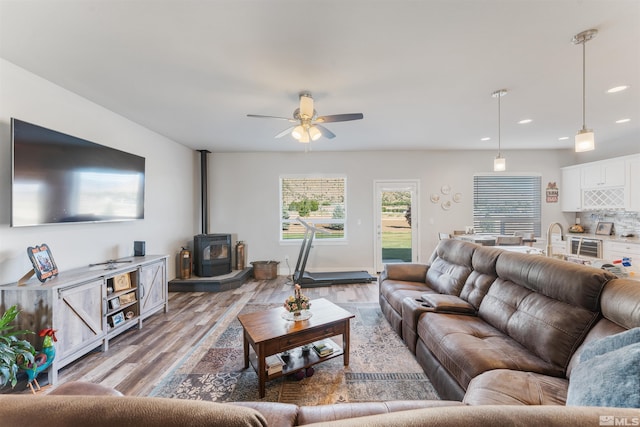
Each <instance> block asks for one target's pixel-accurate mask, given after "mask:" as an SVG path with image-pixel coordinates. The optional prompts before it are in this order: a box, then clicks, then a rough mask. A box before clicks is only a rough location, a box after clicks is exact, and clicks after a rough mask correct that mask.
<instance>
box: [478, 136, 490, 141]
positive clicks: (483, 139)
mask: <svg viewBox="0 0 640 427" xmlns="http://www.w3.org/2000/svg"><path fill="white" fill-rule="evenodd" d="M489 140H491V138H489V137H488V136H485V137H484V138H480V141H489Z"/></svg>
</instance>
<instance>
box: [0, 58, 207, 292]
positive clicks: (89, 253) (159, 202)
mask: <svg viewBox="0 0 640 427" xmlns="http://www.w3.org/2000/svg"><path fill="white" fill-rule="evenodd" d="M11 117H16V118H19V119H21V120H25V121H28V122H31V123H34V124H38V125H40V126H44V127H47V128H50V129H54V130H57V131H60V132H64V133H68V134H70V135H73V136H77V137H80V138H83V139H87V140H89V141H93V142H96V143H99V144H102V145H107V146H110V147H114V148H117V149H120V150H123V151H128V152H131V153H133V154H137V155H139V156H143V157H145V158H146V186H145V219H144V220H140V221H131V222H118V223H100V224H60V225H49V226H40V227H20V228H11V227H10V226H9V222H10V221H9V220H10V197H11V131H10V119H11ZM198 169H199V166H198V156H197V153H196V152H194V151H193V150H191V149H188V148H186V147H184V146H182V145H179V144H177V143H175V142H173V141H171V140H169V139H167V138H165V137H163V136H161V135H158V134H156V133H154V132H151V131H150V130H148V129H146V128H144V127H142V126H140V125H138V124H136V123H133V122H131V121H130V120H127V119H125V118H123V117H122V116H119V115H117V114H115V113H113V112H111V111H109V110H106V109H105V108H103V107H101V106H99V105H96V104H94V103H92V102H90V101H88V100H86V99H84V98H82V97H80V96H78V95H76V94H74V93H72V92H69V91H67V90H65V89H63V88H61V87H59V86H56V85H54V84H52V83H51V82H49V81H46V80H44V79H41V78H40V77H38V76H36V75H34V74H32V73H29V72H27V71H25V70H24V69H21V68H19V67H17V66H15V65H13V64H12V63H10V62H7V61H5V60H3V59H0V284H3V283H10V282H15V281H16V280H18V279H19V278H20V277H21V276H22V275H23V274H24V273H26V272H27V271H28V270H29V269H30V268H31V263H30V262H29V259H28V257H27V251H26V249H27V247H29V246H33V245H38V244H41V243H47V244H48V245H49V246H50V247H51V250H52V252H53V256H54V259H55V261H56V263H57V264H58V268H59V269H60V270H61V271H64V270H68V269H71V268H75V267H82V266H86V265H88V264H90V263H97V262H103V261H106V260H107V259H114V258H121V257H124V256H130V255H133V241H134V240H144V241H146V252H147V254H169V255H172V256H174V255H175V254H176V253H177V252H178V251H179V250H180V247H181V246H183V245H185V244H186V243H187V242H188V241H190V240H191V239H192V238H193V235H194V234H197V232H198V215H199V213H198V205H199V201H198V198H197V192H198V190H197V186H198V180H197V176H198V173H199V172H198ZM173 277H175V262H174V261H173V258H172V259H171V261H170V262H169V278H170V279H171V278H173Z"/></svg>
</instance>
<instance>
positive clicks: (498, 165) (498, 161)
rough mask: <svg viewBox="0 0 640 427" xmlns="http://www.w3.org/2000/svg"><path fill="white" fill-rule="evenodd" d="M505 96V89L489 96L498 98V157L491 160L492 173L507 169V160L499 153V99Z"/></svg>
mask: <svg viewBox="0 0 640 427" xmlns="http://www.w3.org/2000/svg"><path fill="white" fill-rule="evenodd" d="M506 94H507V90H506V89H499V90H497V91H495V92H493V93H492V94H491V96H492V97H494V98H498V155H497V156H496V158H495V159H493V171H494V172H504V171H505V170H506V169H507V160H506V159H505V158H504V157H502V154H501V153H500V148H501V147H500V136H501V135H500V98H502V97H503V96H505V95H506Z"/></svg>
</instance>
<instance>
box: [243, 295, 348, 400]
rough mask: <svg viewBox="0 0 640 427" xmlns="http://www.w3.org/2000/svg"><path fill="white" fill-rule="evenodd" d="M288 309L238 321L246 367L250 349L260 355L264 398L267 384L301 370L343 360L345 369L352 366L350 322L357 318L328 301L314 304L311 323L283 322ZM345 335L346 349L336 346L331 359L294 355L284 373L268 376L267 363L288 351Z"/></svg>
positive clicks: (312, 354) (257, 360) (257, 362)
mask: <svg viewBox="0 0 640 427" xmlns="http://www.w3.org/2000/svg"><path fill="white" fill-rule="evenodd" d="M284 311H285V309H284V307H277V308H273V309H270V310H264V311H258V312H255V313H247V314H241V315H239V316H238V320H239V321H240V324H241V325H242V328H243V330H244V332H243V337H244V338H243V346H244V367H245V369H246V368H248V367H249V364H250V362H252V361H253V360H250V359H251V358H250V357H249V346H251V348H253V351H254V353H255V355H256V357H255V364H254V363H251V365H252V366H253V367H254V369H255V370H256V372H257V373H258V386H259V393H260V398H263V397H264V394H265V383H266V382H267V381H270V380H273V379H276V378H279V377H281V376H283V375H287V374H291V373H293V372H295V371H297V370H299V369H304V368H308V367H309V366H312V365H315V364H316V363H320V362H323V361H325V360H329V359H333V358H334V357H338V356H342V357H343V360H344V366H348V365H349V328H350V326H349V321H350V319H352V318H354V317H355V315H354V314H352V313H349V312H348V311H346V310H345V309H343V308H340V307H338V306H337V305H335V304H334V303H332V302H331V301H328V300H326V299H324V298H320V299H315V300H311V312H312V313H313V315H312V316H311V318H310V319H307V320H302V321H295V322H294V321H289V320H285V319H283V318H282V313H283V312H284ZM337 335H342V349H340V348H338V345H337V344H335V349H334V352H333V353H332V354H330V355H328V356H324V357H320V356H318V354H316V353H315V352H314V351H313V349H311V350H310V351H309V352H308V353H307V354H302V355H301V354H297V353H300V352H299V351H296V352H292V354H291V356H290V360H289V361H288V362H287V365H286V366H285V367H284V368H283V370H282V372H278V373H275V374H272V375H267V367H266V363H265V359H266V358H267V357H268V356H270V355H272V354H277V353H281V352H283V351H285V350H292V349H295V348H297V347H301V346H303V345H307V344H312V343H314V342H316V341H322V340H324V339H326V338H330V337H334V336H337Z"/></svg>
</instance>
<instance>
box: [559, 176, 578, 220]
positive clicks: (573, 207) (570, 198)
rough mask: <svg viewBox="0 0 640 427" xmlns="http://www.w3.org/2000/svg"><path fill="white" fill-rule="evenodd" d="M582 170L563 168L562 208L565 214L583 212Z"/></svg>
mask: <svg viewBox="0 0 640 427" xmlns="http://www.w3.org/2000/svg"><path fill="white" fill-rule="evenodd" d="M581 179H582V169H581V167H580V166H570V167H566V168H562V183H561V187H560V207H561V208H562V211H563V212H580V211H581V210H582V182H581Z"/></svg>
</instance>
